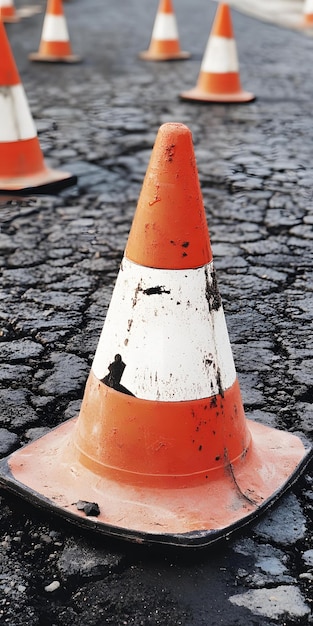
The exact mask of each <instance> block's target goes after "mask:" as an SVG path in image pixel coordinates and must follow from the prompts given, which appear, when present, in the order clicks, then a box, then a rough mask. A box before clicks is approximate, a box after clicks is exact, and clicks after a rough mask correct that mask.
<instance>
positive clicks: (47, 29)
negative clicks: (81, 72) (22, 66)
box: [29, 0, 81, 63]
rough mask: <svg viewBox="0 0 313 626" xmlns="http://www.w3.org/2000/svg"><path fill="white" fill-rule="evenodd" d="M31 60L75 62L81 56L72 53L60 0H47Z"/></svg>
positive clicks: (79, 59)
mask: <svg viewBox="0 0 313 626" xmlns="http://www.w3.org/2000/svg"><path fill="white" fill-rule="evenodd" d="M29 59H30V60H31V61H47V62H52V63H60V62H64V63H77V62H79V61H81V57H79V56H77V55H74V54H73V53H72V46H71V43H70V39H69V34H68V29H67V22H66V19H65V15H64V11H63V3H62V0H48V4H47V10H46V14H45V18H44V23H43V29H42V34H41V41H40V46H39V50H38V52H32V53H31V54H30V55H29Z"/></svg>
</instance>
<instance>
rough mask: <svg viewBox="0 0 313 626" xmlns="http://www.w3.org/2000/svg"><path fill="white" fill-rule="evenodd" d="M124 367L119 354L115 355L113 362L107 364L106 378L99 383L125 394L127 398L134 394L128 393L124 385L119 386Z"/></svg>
mask: <svg viewBox="0 0 313 626" xmlns="http://www.w3.org/2000/svg"><path fill="white" fill-rule="evenodd" d="M125 367H126V363H124V361H123V359H122V357H121V355H120V354H116V355H115V357H114V361H112V363H110V364H109V366H108V370H109V373H108V374H107V376H105V377H104V378H102V379H101V382H102V383H104V384H105V385H107V387H110V388H111V389H115V391H119V392H120V393H125V394H127V395H128V396H134V394H133V393H132V392H131V391H129V389H127V388H126V387H124V385H121V378H122V376H123V373H124V370H125Z"/></svg>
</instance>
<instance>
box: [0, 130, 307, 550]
mask: <svg viewBox="0 0 313 626" xmlns="http://www.w3.org/2000/svg"><path fill="white" fill-rule="evenodd" d="M310 454H311V449H310V448H309V446H306V445H304V444H303V443H302V442H301V440H300V439H299V438H298V437H297V436H295V435H292V434H289V433H285V432H282V431H279V430H275V429H273V428H269V427H268V426H263V425H261V424H259V423H255V422H253V421H250V420H247V419H246V417H245V414H244V409H243V405H242V400H241V395H240V388H239V383H238V379H237V375H236V370H235V365H234V361H233V357H232V351H231V347H230V342H229V337H228V333H227V327H226V322H225V317H224V313H223V306H222V302H221V296H220V293H219V290H218V287H217V281H216V274H215V270H214V266H213V258H212V251H211V246H210V238H209V232H208V228H207V224H206V217H205V210H204V206H203V201H202V196H201V189H200V185H199V180H198V174H197V167H196V161H195V156H194V152H193V146H192V136H191V132H190V130H189V129H188V128H187V127H186V126H184V125H183V124H175V123H169V124H164V125H163V126H161V128H160V130H159V133H158V135H157V138H156V143H155V146H154V150H153V152H152V156H151V159H150V163H149V167H148V170H147V173H146V176H145V179H144V183H143V187H142V190H141V194H140V197H139V201H138V206H137V210H136V213H135V216H134V220H133V224H132V227H131V230H130V234H129V238H128V242H127V245H126V249H125V255H124V258H123V260H122V264H121V268H120V271H119V274H118V277H117V282H116V285H115V288H114V291H113V295H112V298H111V303H110V306H109V309H108V313H107V317H106V320H105V323H104V326H103V330H102V334H101V336H100V340H99V343H98V347H97V350H96V353H95V357H94V361H93V364H92V368H91V372H90V375H89V378H88V381H87V384H86V388H85V394H84V398H83V401H82V405H81V410H80V413H79V416H78V417H77V418H74V419H72V420H68V421H67V422H65V423H63V424H62V425H61V426H58V427H57V428H56V429H54V430H53V431H51V433H49V434H46V435H44V436H43V437H42V438H41V439H38V440H37V441H35V442H33V443H31V444H29V445H27V446H25V447H23V448H22V449H19V450H17V451H16V452H14V453H13V454H12V455H11V456H9V457H7V458H6V459H5V460H3V461H2V462H1V464H0V482H2V483H3V484H4V485H5V486H6V487H8V488H9V489H11V490H12V491H13V492H17V493H20V494H21V495H23V496H24V497H25V498H27V499H28V500H31V501H33V502H34V503H36V504H38V505H39V506H41V507H46V508H48V509H49V510H51V511H54V512H55V513H58V514H59V515H61V516H64V517H65V518H67V519H68V520H71V521H73V522H75V523H76V524H79V525H82V526H85V527H89V528H92V529H94V530H97V531H99V532H102V533H104V534H108V535H116V536H120V537H123V538H126V539H130V540H134V541H139V542H144V541H147V542H151V543H153V542H160V543H168V544H173V545H181V546H203V545H206V544H209V543H212V542H214V541H216V540H217V539H218V538H219V537H223V536H226V535H228V534H229V533H231V532H232V531H233V530H235V529H236V528H237V527H238V526H240V525H242V524H246V523H247V522H248V521H249V520H251V519H252V518H254V517H255V516H257V515H259V514H260V512H261V511H262V510H264V509H265V508H266V507H268V506H269V505H270V503H272V502H274V501H275V500H276V499H277V498H278V497H279V495H280V494H281V493H282V492H283V491H285V490H286V488H287V487H288V486H289V485H290V484H291V483H292V482H294V481H295V479H296V476H297V474H299V473H300V471H301V470H302V469H303V468H304V467H305V465H306V464H307V463H308V460H309V456H310Z"/></svg>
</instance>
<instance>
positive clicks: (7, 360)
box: [0, 0, 313, 626]
mask: <svg viewBox="0 0 313 626" xmlns="http://www.w3.org/2000/svg"><path fill="white" fill-rule="evenodd" d="M26 4H27V3H26V2H24V3H22V2H20V3H18V2H16V5H17V6H20V5H26ZM39 4H41V6H42V8H43V9H44V3H43V2H40V3H39ZM287 4H288V3H287V2H286V5H287ZM64 8H65V13H66V18H67V25H68V29H69V34H70V39H71V43H72V48H73V52H75V53H77V54H80V55H82V57H83V62H82V63H81V64H79V65H61V64H38V63H37V64H36V63H31V62H30V61H29V60H28V54H29V53H30V52H34V51H36V50H37V49H38V46H39V41H40V36H41V28H42V20H43V15H44V12H42V13H41V14H37V15H34V16H32V17H30V18H28V19H24V20H22V21H21V22H19V23H16V24H9V25H7V26H6V29H7V34H8V37H9V40H10V43H11V46H12V51H13V53H14V56H15V60H16V63H17V66H18V69H19V72H20V76H21V80H22V83H23V85H24V88H25V91H26V94H27V98H28V102H29V106H30V110H31V113H32V115H33V118H34V122H35V124H36V127H37V130H38V136H39V140H40V145H41V149H42V151H43V153H44V156H45V159H46V162H47V163H48V164H49V165H50V166H51V167H55V168H61V169H65V170H67V171H70V172H71V173H73V174H75V175H77V176H78V182H77V185H75V186H73V187H70V188H68V189H67V190H64V191H62V192H60V193H59V194H57V195H36V194H34V195H32V196H30V197H27V198H24V199H21V198H17V197H16V198H14V197H13V198H12V199H8V198H5V197H2V198H0V216H1V231H0V253H1V256H0V270H1V274H2V276H1V292H0V299H1V306H0V340H1V341H0V354H1V381H0V403H1V412H0V416H1V417H0V453H1V455H2V456H3V457H4V456H6V455H7V454H9V453H10V452H12V451H14V450H16V449H19V448H20V447H21V446H23V445H25V444H26V443H28V442H30V441H32V440H34V439H36V438H37V437H38V436H40V435H43V434H44V433H46V432H48V431H49V430H50V429H51V428H52V427H54V426H57V425H59V424H61V423H62V422H63V421H65V420H67V419H69V418H70V417H72V416H74V415H76V414H77V413H78V411H79V408H80V404H81V399H82V396H83V392H84V387H85V383H86V380H87V376H88V374H89V371H90V367H91V363H92V360H93V357H94V353H95V350H96V347H97V343H98V339H99V335H100V332H101V328H102V325H103V322H104V318H105V314H106V310H107V307H108V304H109V302H110V298H111V294H112V290H113V286H114V282H115V279H116V276H117V273H118V270H119V264H120V261H121V258H122V256H123V251H124V247H125V244H126V240H127V236H128V233H129V229H130V225H131V222H132V218H133V215H134V212H135V209H136V203H137V200H138V195H139V192H140V188H141V185H142V182H143V178H144V175H145V172H146V168H147V165H148V161H149V158H150V154H151V150H152V147H153V144H154V140H155V137H156V134H157V131H158V128H159V127H160V125H161V124H163V123H164V122H182V123H184V124H186V125H187V126H188V127H189V128H190V129H191V131H192V134H193V140H194V148H195V154H196V159H197V166H198V172H199V180H200V184H201V188H202V193H203V198H204V203H205V207H206V214H207V220H208V226H209V231H210V237H211V243H212V249H213V255H214V262H215V267H216V272H217V278H218V284H219V289H220V292H221V296H222V300H223V305H224V310H225V316H226V322H227V327H228V332H229V336H230V341H231V345H232V350H233V355H234V360H235V364H236V370H237V374H238V378H239V382H240V387H241V391H242V396H243V400H244V404H245V409H246V414H247V416H248V417H249V418H251V419H254V420H256V421H258V422H261V423H263V424H268V425H271V426H274V427H277V428H280V429H283V430H286V431H289V432H291V433H298V434H299V435H301V436H302V435H305V436H306V437H308V438H310V437H312V416H313V410H312V398H313V387H312V371H313V358H312V311H313V295H312V290H313V280H312V278H313V271H312V239H313V231H312V225H313V213H312V207H313V204H312V181H313V175H312V174H313V172H312V161H313V125H312V98H313V87H312V54H313V39H312V37H311V36H309V35H308V34H307V33H305V32H302V31H301V30H299V29H296V28H292V27H290V28H289V29H287V28H284V27H282V26H281V25H274V24H271V23H270V22H265V21H260V20H258V19H256V18H253V17H251V16H247V15H245V14H244V13H242V12H239V11H237V10H235V9H234V10H233V11H232V17H233V26H234V32H235V37H236V43H237V51H238V57H239V63H240V77H241V82H242V85H243V87H244V88H245V89H246V90H248V91H252V92H254V93H255V94H256V100H255V101H254V102H252V103H249V104H245V105H239V104H238V105H223V104H216V105H215V104H213V105H212V104H211V105H203V104H193V103H189V102H182V101H181V100H180V99H179V97H178V96H179V93H180V92H181V91H183V90H186V89H189V88H191V87H193V86H194V84H195V82H196V79H197V76H198V73H199V69H200V63H201V59H202V56H203V53H204V49H205V46H206V43H207V40H208V37H209V34H210V29H211V25H212V20H213V17H214V14H215V10H216V3H214V2H211V1H210V0H208V1H206V2H205V1H204V0H193V2H192V3H191V2H188V1H187V0H180V1H179V2H178V1H177V2H176V6H175V9H176V18H177V24H178V29H179V35H180V43H181V46H182V48H183V49H184V50H187V51H190V52H191V55H192V56H191V58H190V59H189V60H187V61H183V62H182V61H181V62H167V63H148V62H144V61H142V60H139V59H138V53H139V52H140V51H142V50H145V49H146V48H147V47H148V45H149V42H150V37H151V33H152V26H153V21H154V18H155V14H156V10H157V2H146V3H144V2H142V1H140V0H132V2H121V0H115V2H108V0H88V2H87V1H86V0H85V1H84V0H72V1H70V2H66V3H64ZM291 26H292V25H291ZM312 483H313V478H312V473H311V468H310V467H307V468H306V470H305V472H304V473H303V475H302V476H301V478H300V479H299V480H298V482H297V483H296V484H295V485H294V486H293V487H292V488H291V490H290V491H289V492H288V493H286V494H285V495H284V496H283V497H282V498H281V499H280V500H279V501H278V503H277V504H276V506H275V507H274V508H273V509H272V510H270V511H268V512H267V513H265V514H264V515H262V517H260V518H259V519H258V520H257V521H255V522H253V524H250V525H249V526H247V527H244V528H243V529H241V531H239V532H237V533H236V534H235V535H233V536H231V537H229V538H227V539H225V540H222V541H221V542H219V543H217V544H216V545H215V546H212V547H211V548H207V549H204V550H201V551H199V550H195V551H192V550H189V551H187V553H186V551H184V550H173V549H171V550H169V549H166V548H162V549H156V548H154V549H152V548H147V547H144V546H138V545H132V544H129V543H126V542H123V541H119V540H114V541H113V540H112V539H109V538H104V537H100V538H99V537H98V536H96V535H94V534H91V533H88V532H83V531H81V530H79V529H77V528H75V527H74V526H72V525H71V524H69V523H65V522H62V521H61V520H60V519H58V518H56V517H54V516H53V515H52V514H47V513H43V512H41V511H40V510H38V509H36V508H35V507H33V506H31V505H30V504H27V503H26V502H25V501H24V500H22V499H20V498H17V497H15V496H13V495H10V494H9V493H8V492H7V491H6V490H4V489H2V490H1V492H0V502H1V508H0V527H1V543H0V549H1V559H0V617H1V619H2V623H3V624H6V625H9V626H21V625H22V624H23V626H72V625H74V624H75V625H77V626H102V625H104V624H112V625H114V626H122V625H123V624H127V625H135V626H139V625H140V624H142V625H144V626H146V625H148V624H153V625H157V624H159V625H162V626H178V625H179V624H183V625H185V626H186V625H187V626H242V625H243V624H245V626H274V625H278V624H279V625H280V626H283V625H285V626H296V625H298V626H300V625H301V626H304V625H306V626H307V625H308V624H312V623H313V618H312V612H311V609H312V581H313V546H312V510H313V503H312Z"/></svg>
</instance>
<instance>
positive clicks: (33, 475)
mask: <svg viewBox="0 0 313 626" xmlns="http://www.w3.org/2000/svg"><path fill="white" fill-rule="evenodd" d="M76 420H77V418H74V419H72V420H68V421H67V422H65V423H64V424H62V425H61V426H58V427H57V428H55V429H53V430H52V431H51V432H50V433H48V434H47V435H45V436H43V437H41V438H40V439H38V440H37V441H34V442H32V443H30V444H28V445H27V446H25V447H24V448H22V449H20V450H17V451H16V452H14V453H13V454H11V455H10V456H8V457H7V458H5V459H3V460H2V461H1V462H0V485H1V484H2V486H4V487H5V488H7V489H9V490H10V491H12V492H14V493H15V494H19V495H21V496H22V497H23V498H25V499H26V500H28V501H30V502H32V503H34V504H36V505H37V506H39V507H41V508H43V509H47V510H49V511H51V512H54V513H56V514H58V515H59V516H62V517H63V518H65V519H67V520H68V521H70V522H73V523H75V524H76V525H79V526H81V527H85V528H89V529H90V530H93V531H97V532H99V533H102V534H105V535H110V536H115V537H121V538H123V539H127V540H130V541H133V542H137V543H148V544H153V543H160V544H168V545H173V546H185V547H192V548H194V547H204V546H207V545H209V544H211V543H214V542H215V541H217V540H218V539H220V538H222V537H226V536H228V535H229V534H231V533H232V532H233V531H235V530H236V529H237V528H240V527H241V526H243V525H245V524H247V523H248V522H250V521H251V520H252V519H254V518H256V517H258V516H259V515H260V514H261V513H262V512H263V511H264V510H265V509H266V508H268V507H269V506H270V505H271V504H273V503H274V502H275V501H276V500H277V499H278V498H279V497H280V496H281V494H282V493H283V492H284V491H286V489H287V488H288V487H289V486H290V485H291V484H293V483H294V482H295V480H296V478H297V477H298V475H299V474H300V472H301V471H302V470H303V469H304V467H305V466H306V465H307V463H308V462H309V459H310V457H311V455H312V449H311V447H310V446H309V444H308V443H307V442H302V441H301V440H300V439H299V438H298V437H296V436H294V435H292V434H290V433H286V432H283V431H280V430H276V429H273V428H269V427H267V426H263V425H261V424H258V423H256V422H252V421H249V420H247V426H248V428H249V430H250V432H251V437H252V443H251V445H250V447H249V450H248V451H247V452H245V454H243V455H242V456H241V457H240V458H238V459H236V460H235V461H234V462H233V463H232V464H231V465H230V464H228V465H225V466H223V467H222V466H221V468H220V469H218V470H211V471H210V470H209V471H208V473H207V475H206V476H205V477H204V476H203V475H202V477H201V480H200V479H198V480H197V477H196V479H195V477H194V476H192V477H191V479H192V482H191V481H190V476H187V477H186V484H185V485H183V486H182V477H179V484H180V486H179V487H178V486H175V480H173V476H171V477H170V481H169V486H166V488H164V476H162V477H161V480H162V487H161V486H158V484H157V481H156V480H155V478H156V477H155V476H154V477H152V478H153V483H154V484H153V486H151V481H150V485H148V486H147V482H148V481H147V477H144V482H145V483H146V484H145V485H144V484H141V485H140V484H138V476H137V477H136V482H137V484H134V480H133V482H132V483H131V482H130V480H131V478H132V476H131V474H130V473H128V472H123V471H121V470H117V469H116V468H109V467H105V466H103V465H101V466H100V464H98V465H99V467H98V468H97V473H95V472H93V471H91V470H90V469H88V467H87V466H86V465H83V464H82V462H81V460H82V456H81V451H80V450H79V449H78V447H77V446H76V444H75V424H76ZM91 461H92V460H91ZM125 474H126V476H125ZM148 478H149V477H148ZM183 478H184V477H183ZM149 480H150V479H149ZM127 481H128V482H127ZM204 481H205V482H204ZM79 502H85V503H96V504H97V505H98V507H99V510H100V512H99V514H97V515H90V514H89V515H88V513H87V514H86V513H85V512H84V510H80V507H81V504H79V506H77V503H79ZM97 513H98V511H97Z"/></svg>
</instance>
